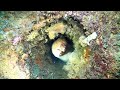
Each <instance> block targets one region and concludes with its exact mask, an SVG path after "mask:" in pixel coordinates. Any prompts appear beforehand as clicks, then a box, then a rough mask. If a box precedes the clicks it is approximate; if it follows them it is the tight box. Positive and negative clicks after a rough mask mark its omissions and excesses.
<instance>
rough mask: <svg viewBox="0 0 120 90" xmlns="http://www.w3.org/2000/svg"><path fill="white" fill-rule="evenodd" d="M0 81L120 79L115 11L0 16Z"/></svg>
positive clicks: (119, 13)
mask: <svg viewBox="0 0 120 90" xmlns="http://www.w3.org/2000/svg"><path fill="white" fill-rule="evenodd" d="M0 79H120V11H0Z"/></svg>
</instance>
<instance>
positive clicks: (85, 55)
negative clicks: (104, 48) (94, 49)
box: [84, 47, 91, 62]
mask: <svg viewBox="0 0 120 90" xmlns="http://www.w3.org/2000/svg"><path fill="white" fill-rule="evenodd" d="M90 51H91V50H90V48H89V47H86V49H85V51H84V59H85V61H86V62H89V58H90Z"/></svg>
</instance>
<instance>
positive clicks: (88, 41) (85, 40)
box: [83, 32, 97, 45]
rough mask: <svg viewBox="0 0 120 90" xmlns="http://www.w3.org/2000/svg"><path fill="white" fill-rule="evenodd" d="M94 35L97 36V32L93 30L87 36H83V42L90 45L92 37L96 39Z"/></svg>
mask: <svg viewBox="0 0 120 90" xmlns="http://www.w3.org/2000/svg"><path fill="white" fill-rule="evenodd" d="M96 37H97V33H96V32H93V33H92V34H91V35H89V36H88V37H87V38H85V39H84V40H83V42H84V43H86V44H87V45H90V41H91V40H93V39H96Z"/></svg>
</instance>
